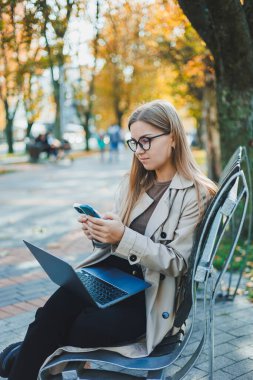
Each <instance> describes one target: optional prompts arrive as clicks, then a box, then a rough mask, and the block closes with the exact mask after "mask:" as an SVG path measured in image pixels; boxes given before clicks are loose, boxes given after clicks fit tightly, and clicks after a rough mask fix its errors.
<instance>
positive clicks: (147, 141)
mask: <svg viewBox="0 0 253 380" xmlns="http://www.w3.org/2000/svg"><path fill="white" fill-rule="evenodd" d="M169 134H170V132H165V133H161V134H160V135H156V136H152V137H148V136H144V137H141V138H139V140H138V141H137V140H135V139H130V140H127V145H128V146H129V148H130V149H131V150H132V151H133V152H136V151H137V147H138V145H140V147H141V149H142V150H144V151H145V152H146V151H147V150H149V149H150V147H151V141H152V140H153V139H156V138H157V137H160V136H164V135H169Z"/></svg>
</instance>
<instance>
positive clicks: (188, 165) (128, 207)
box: [121, 100, 217, 224]
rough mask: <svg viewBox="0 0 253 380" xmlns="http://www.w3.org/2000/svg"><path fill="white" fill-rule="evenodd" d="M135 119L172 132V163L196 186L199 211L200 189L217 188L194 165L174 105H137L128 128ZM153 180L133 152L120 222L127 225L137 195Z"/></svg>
mask: <svg viewBox="0 0 253 380" xmlns="http://www.w3.org/2000/svg"><path fill="white" fill-rule="evenodd" d="M136 121H143V122H145V123H147V124H150V125H153V126H154V127H157V128H159V129H161V130H162V131H166V132H170V133H172V134H173V136H174V141H175V149H173V151H172V152H173V154H172V159H173V164H174V166H175V168H176V171H177V172H178V173H179V174H180V175H182V176H183V177H184V178H186V179H189V180H192V181H193V183H194V186H195V187H196V189H197V194H198V202H199V206H200V210H202V208H203V207H202V203H203V202H201V199H202V196H201V192H203V189H204V191H205V192H206V195H208V196H209V197H212V196H214V195H215V193H216V191H217V186H216V185H215V184H214V183H213V182H212V181H211V180H210V179H209V178H207V177H206V176H205V175H204V174H203V173H202V172H201V170H200V169H199V167H198V166H197V164H196V162H195V160H194V158H193V155H192V152H191V150H190V147H189V145H188V142H187V138H186V134H185V131H184V128H183V125H182V122H181V120H180V118H179V116H178V114H177V112H176V110H175V108H174V107H173V106H172V104H171V103H169V102H168V101H166V100H154V101H152V102H149V103H145V104H143V105H141V106H139V107H138V108H137V109H136V110H135V111H134V112H133V113H132V115H131V116H130V118H129V121H128V128H129V130H130V128H131V125H132V124H133V123H135V122H136ZM154 180H155V171H147V170H146V169H145V168H144V167H143V165H142V164H141V163H140V161H139V160H138V159H137V157H136V156H135V155H134V156H133V161H132V165H131V169H130V174H129V188H128V193H127V196H126V199H125V202H124V204H123V208H122V210H121V218H122V221H123V223H125V224H128V222H129V216H130V213H131V211H132V209H133V207H134V205H135V204H136V202H137V201H138V199H139V197H140V195H141V194H142V193H143V192H145V191H146V190H148V189H149V188H150V187H151V186H152V185H153V183H154ZM200 213H201V212H200Z"/></svg>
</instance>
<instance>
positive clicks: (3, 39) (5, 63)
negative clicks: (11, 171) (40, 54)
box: [0, 1, 23, 153]
mask: <svg viewBox="0 0 253 380" xmlns="http://www.w3.org/2000/svg"><path fill="white" fill-rule="evenodd" d="M22 13H23V10H22V7H20V6H19V4H18V2H17V1H0V54H1V55H0V57H1V58H0V67H1V68H0V99H1V100H2V102H3V105H4V110H5V124H6V125H5V133H6V139H7V144H8V152H9V153H13V121H14V118H15V115H16V112H17V109H18V105H19V102H20V93H21V87H22V74H21V70H22V69H21V65H20V32H19V25H20V22H21V18H22Z"/></svg>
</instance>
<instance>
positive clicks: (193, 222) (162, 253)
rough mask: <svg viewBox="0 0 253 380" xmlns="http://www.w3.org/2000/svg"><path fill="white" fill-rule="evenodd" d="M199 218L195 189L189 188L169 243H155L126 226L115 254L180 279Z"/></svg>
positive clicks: (185, 267) (131, 262) (185, 266)
mask: <svg viewBox="0 0 253 380" xmlns="http://www.w3.org/2000/svg"><path fill="white" fill-rule="evenodd" d="M186 198H187V199H186ZM198 219H199V204H198V200H197V194H196V190H195V189H194V188H192V189H191V190H190V191H189V194H188V197H185V204H184V205H183V207H182V212H181V216H180V219H179V221H178V224H177V227H176V229H175V231H174V237H173V240H172V241H168V242H167V243H158V242H154V241H153V240H152V239H151V238H149V237H147V236H145V235H142V234H140V233H138V232H135V231H133V230H132V229H130V228H129V227H125V232H124V235H123V237H122V239H121V241H120V243H119V244H118V246H117V247H116V249H115V252H114V253H115V254H116V255H117V256H119V257H122V258H125V259H128V261H129V263H130V264H132V265H133V264H137V263H138V264H141V265H143V266H144V267H146V268H149V269H151V270H154V271H157V272H160V273H163V274H165V275H169V276H173V277H177V276H180V275H182V274H183V273H184V272H185V271H186V270H187V263H188V259H189V256H190V253H191V249H192V245H193V238H194V231H195V229H196V226H197V224H198ZM165 232H166V231H165Z"/></svg>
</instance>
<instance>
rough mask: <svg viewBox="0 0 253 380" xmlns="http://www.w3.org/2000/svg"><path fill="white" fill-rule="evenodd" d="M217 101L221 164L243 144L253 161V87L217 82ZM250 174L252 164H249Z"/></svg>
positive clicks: (252, 168) (252, 167)
mask: <svg viewBox="0 0 253 380" xmlns="http://www.w3.org/2000/svg"><path fill="white" fill-rule="evenodd" d="M217 103H218V114H219V122H220V136H221V141H222V145H223V146H224V147H226V149H222V155H221V156H222V164H223V166H225V164H226V162H227V161H228V159H229V157H230V156H231V152H233V151H235V150H236V149H237V148H238V146H239V145H245V146H246V147H247V150H248V154H249V157H250V159H251V162H253V161H252V160H253V88H252V89H245V90H238V89H237V90H236V89H233V88H232V86H231V85H229V86H226V85H224V84H222V83H221V82H220V83H219V82H218V83H217ZM251 170H252V173H251V174H252V175H253V166H252V165H251Z"/></svg>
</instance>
